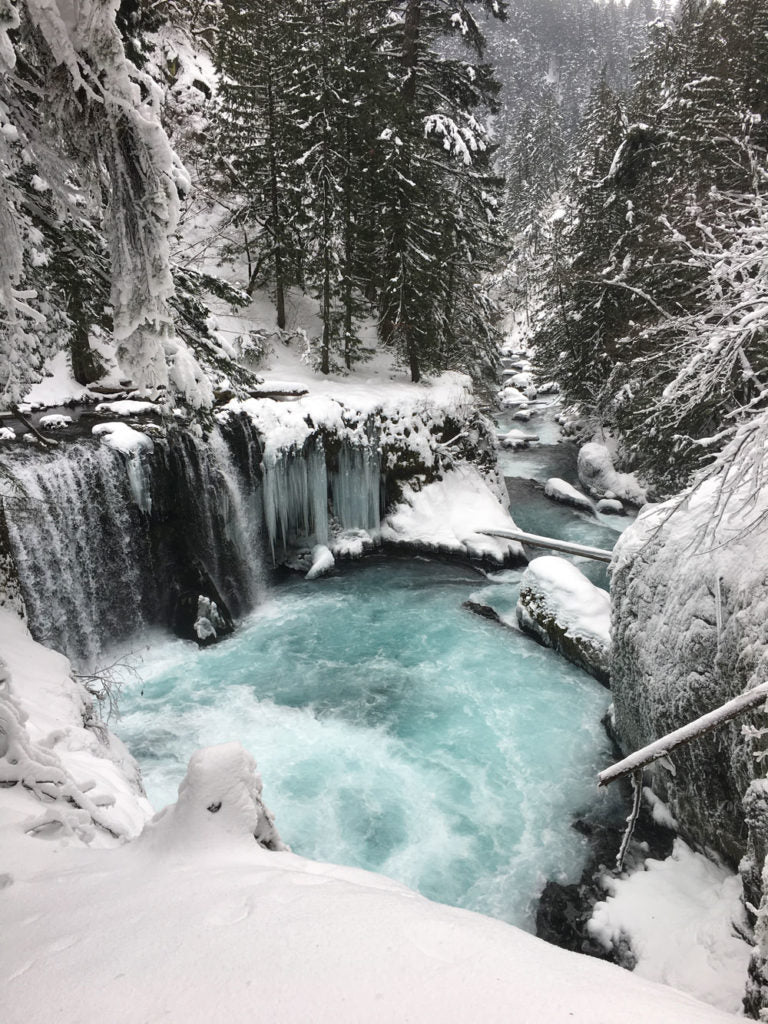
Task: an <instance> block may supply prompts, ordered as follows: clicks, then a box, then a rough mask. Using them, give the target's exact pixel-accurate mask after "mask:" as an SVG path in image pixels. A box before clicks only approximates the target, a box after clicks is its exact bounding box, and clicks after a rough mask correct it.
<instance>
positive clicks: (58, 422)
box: [40, 413, 72, 430]
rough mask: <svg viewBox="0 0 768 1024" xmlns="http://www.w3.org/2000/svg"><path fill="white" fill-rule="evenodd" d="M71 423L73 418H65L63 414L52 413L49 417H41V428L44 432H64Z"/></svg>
mask: <svg viewBox="0 0 768 1024" xmlns="http://www.w3.org/2000/svg"><path fill="white" fill-rule="evenodd" d="M71 422H72V417H71V416H65V415H63V414H62V413H50V414H49V415H47V416H41V417H40V426H41V428H42V429H43V430H63V429H64V427H68V426H69V425H70V424H71Z"/></svg>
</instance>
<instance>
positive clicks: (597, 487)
mask: <svg viewBox="0 0 768 1024" xmlns="http://www.w3.org/2000/svg"><path fill="white" fill-rule="evenodd" d="M578 473H579V480H581V482H582V484H583V485H584V487H585V489H586V490H587V491H588V492H589V493H590V494H591V495H593V496H594V497H595V498H603V497H605V495H606V493H607V492H609V491H610V492H611V494H612V497H614V498H619V499H620V500H621V501H626V502H628V503H629V504H630V505H644V504H645V502H646V500H647V499H646V492H645V488H644V487H643V486H642V485H641V484H640V482H639V481H638V479H637V477H636V476H635V475H634V474H633V473H618V472H617V471H616V469H615V468H614V465H613V459H612V458H611V453H610V452H609V451H608V449H607V448H606V446H605V445H604V444H599V443H598V442H597V441H591V442H590V443H589V444H585V445H583V446H582V447H581V448H580V449H579V458H578Z"/></svg>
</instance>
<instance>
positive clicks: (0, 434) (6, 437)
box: [0, 427, 16, 441]
mask: <svg viewBox="0 0 768 1024" xmlns="http://www.w3.org/2000/svg"><path fill="white" fill-rule="evenodd" d="M15 440H16V431H15V430H12V429H11V427H0V441H15Z"/></svg>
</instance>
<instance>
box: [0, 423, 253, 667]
mask: <svg viewBox="0 0 768 1024" xmlns="http://www.w3.org/2000/svg"><path fill="white" fill-rule="evenodd" d="M3 461H4V465H5V467H6V469H7V470H8V471H9V472H10V473H11V474H12V476H13V477H14V479H15V480H16V481H18V483H19V484H20V486H21V487H22V488H23V492H24V497H23V499H21V500H16V501H14V502H13V503H9V504H8V507H7V508H6V518H7V522H8V532H9V539H10V543H11V549H12V551H13V556H14V560H15V562H16V566H17V570H18V575H19V578H20V581H21V585H22V590H23V594H24V598H25V602H26V606H27V611H28V614H29V622H30V627H31V629H32V632H33V635H34V636H35V637H36V638H37V639H39V640H41V641H42V642H44V643H46V644H47V645H49V646H51V647H53V648H54V649H56V650H59V651H62V652H63V653H65V654H67V655H68V656H69V657H70V658H72V659H73V660H74V661H76V662H79V663H93V662H94V661H96V660H98V658H99V656H100V655H101V653H102V652H103V651H104V649H105V648H107V647H108V646H110V645H113V644H115V643H117V642H121V641H124V640H127V639H128V638H130V637H131V636H132V635H134V634H136V633H138V632H140V631H141V630H142V629H143V628H145V627H146V626H150V625H162V626H166V627H168V626H170V627H173V628H176V629H177V630H178V631H179V632H182V633H183V634H184V633H185V630H184V628H183V627H182V625H181V618H180V617H183V615H185V614H188V616H191V617H192V621H194V617H195V615H196V609H197V601H198V597H199V596H200V595H204V596H206V597H208V598H210V599H211V600H213V601H215V602H216V603H217V604H219V605H220V606H223V607H224V608H226V609H228V611H229V612H230V613H231V614H232V615H240V614H242V613H243V612H245V611H247V610H249V609H250V608H251V607H253V605H254V604H256V603H257V601H258V600H259V596H260V594H261V591H262V588H263V569H262V566H263V557H262V541H261V524H262V513H261V494H260V491H261V486H260V481H259V480H258V477H255V476H252V475H249V476H246V475H244V474H241V473H240V472H239V470H238V469H237V467H236V466H235V463H234V461H233V458H232V454H231V452H230V448H229V445H228V444H227V441H226V439H225V438H224V436H222V433H221V432H220V431H219V430H218V428H217V429H215V430H214V431H212V433H211V435H210V437H209V438H208V440H207V441H203V440H202V439H199V438H196V437H194V436H193V435H191V434H190V433H188V432H183V431H180V430H171V431H169V433H168V436H167V438H165V439H160V440H156V441H155V443H154V447H153V450H152V451H136V452H131V453H129V454H124V453H121V452H118V451H115V450H114V449H112V448H109V447H108V446H106V445H104V444H101V443H98V442H93V441H91V440H83V441H80V442H76V443H74V444H71V445H67V446H62V447H60V448H57V449H56V450H55V451H53V452H50V451H49V452H34V453H32V452H29V451H26V450H21V451H10V452H8V453H7V455H6V454H5V453H4V460H3ZM185 609H186V610H185ZM190 626H191V623H190ZM188 633H189V629H187V630H186V634H188Z"/></svg>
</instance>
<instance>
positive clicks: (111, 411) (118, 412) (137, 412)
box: [96, 398, 162, 417]
mask: <svg viewBox="0 0 768 1024" xmlns="http://www.w3.org/2000/svg"><path fill="white" fill-rule="evenodd" d="M96 412H97V413H98V414H99V415H100V416H126V417H129V416H146V415H147V414H148V413H160V412H162V409H161V408H160V406H158V405H156V404H155V403H154V402H141V401H139V400H138V399H134V398H120V399H117V400H116V401H114V402H99V404H98V405H97V406H96Z"/></svg>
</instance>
